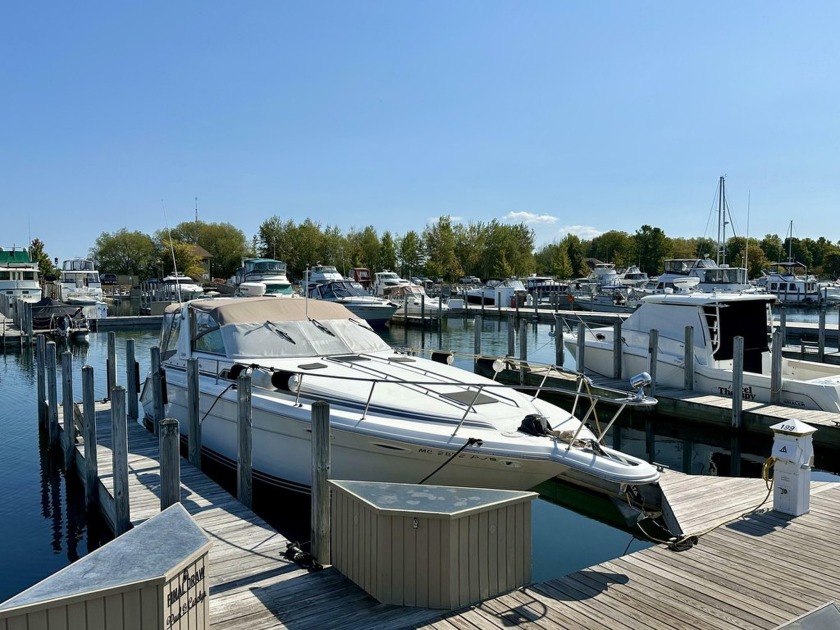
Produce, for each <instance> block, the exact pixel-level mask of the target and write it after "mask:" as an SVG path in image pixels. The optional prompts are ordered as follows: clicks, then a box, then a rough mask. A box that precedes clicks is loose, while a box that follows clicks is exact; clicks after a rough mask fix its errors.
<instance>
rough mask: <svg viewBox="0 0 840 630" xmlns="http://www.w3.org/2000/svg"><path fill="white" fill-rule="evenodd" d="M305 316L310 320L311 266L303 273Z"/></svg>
mask: <svg viewBox="0 0 840 630" xmlns="http://www.w3.org/2000/svg"><path fill="white" fill-rule="evenodd" d="M303 314H304V315H305V316H306V319H309V265H307V266H306V269H305V270H304V272H303Z"/></svg>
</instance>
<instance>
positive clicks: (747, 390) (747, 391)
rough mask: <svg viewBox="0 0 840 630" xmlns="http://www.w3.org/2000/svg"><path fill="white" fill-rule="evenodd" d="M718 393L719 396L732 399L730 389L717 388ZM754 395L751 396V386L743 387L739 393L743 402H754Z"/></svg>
mask: <svg viewBox="0 0 840 630" xmlns="http://www.w3.org/2000/svg"><path fill="white" fill-rule="evenodd" d="M718 392H719V393H720V395H721V396H728V397H729V398H732V388H731V387H718ZM756 397H757V396H756V394H753V390H752V385H748V386H747V387H744V388H743V390H742V391H741V398H742V399H743V400H755V399H756Z"/></svg>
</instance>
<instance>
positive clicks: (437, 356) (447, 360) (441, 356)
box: [432, 352, 455, 365]
mask: <svg viewBox="0 0 840 630" xmlns="http://www.w3.org/2000/svg"><path fill="white" fill-rule="evenodd" d="M454 359H455V357H454V355H453V354H452V353H451V352H432V361H435V362H437V363H443V364H445V365H452V362H453V360H454Z"/></svg>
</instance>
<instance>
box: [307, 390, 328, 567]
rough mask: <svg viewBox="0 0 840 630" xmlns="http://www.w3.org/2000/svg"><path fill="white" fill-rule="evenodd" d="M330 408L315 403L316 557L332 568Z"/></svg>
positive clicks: (313, 443) (313, 477) (313, 525)
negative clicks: (329, 481)
mask: <svg viewBox="0 0 840 630" xmlns="http://www.w3.org/2000/svg"><path fill="white" fill-rule="evenodd" d="M329 478H330V405H329V403H326V402H324V401H322V400H318V401H316V402H314V403H312V522H311V527H312V532H311V539H312V555H313V556H314V557H315V559H316V560H317V561H318V562H319V563H320V564H324V565H326V564H329V563H330V556H331V549H330V529H331V524H330V488H329V485H328V483H327V480H328V479H329Z"/></svg>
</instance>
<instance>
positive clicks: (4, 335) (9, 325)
mask: <svg viewBox="0 0 840 630" xmlns="http://www.w3.org/2000/svg"><path fill="white" fill-rule="evenodd" d="M27 343H28V342H27V339H26V335H25V334H24V333H22V332H21V331H20V328H18V327H17V325H16V324H15V323H14V321H13V320H12V318H11V317H6V316H5V315H3V313H0V347H2V348H20V347H22V346H23V345H24V344H27Z"/></svg>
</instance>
